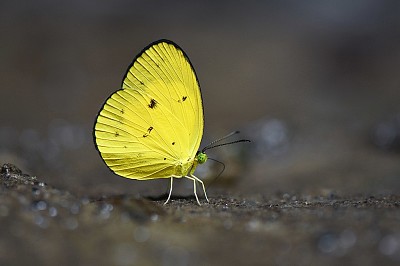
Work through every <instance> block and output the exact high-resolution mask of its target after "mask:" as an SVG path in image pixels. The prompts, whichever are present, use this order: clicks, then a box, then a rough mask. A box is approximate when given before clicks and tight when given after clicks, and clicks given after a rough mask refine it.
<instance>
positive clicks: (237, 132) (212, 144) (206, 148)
mask: <svg viewBox="0 0 400 266" xmlns="http://www.w3.org/2000/svg"><path fill="white" fill-rule="evenodd" d="M239 133H240V131H233V132H231V133H229V134H228V135H226V136H223V137H222V138H219V139H216V140H214V141H212V142H211V143H210V144H208V145H207V146H205V147H204V148H203V149H202V150H201V152H205V151H206V150H209V149H213V148H215V147H220V146H225V145H229V144H233V143H238V142H250V140H247V139H241V140H236V141H231V142H227V143H222V144H217V145H214V144H215V143H218V142H220V141H222V140H224V139H227V138H229V137H232V136H233V135H236V134H239Z"/></svg>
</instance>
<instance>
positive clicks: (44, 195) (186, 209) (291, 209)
mask: <svg viewBox="0 0 400 266" xmlns="http://www.w3.org/2000/svg"><path fill="white" fill-rule="evenodd" d="M0 180H1V187H0V227H1V237H0V265H58V266H61V265H398V263H400V196H399V195H348V196H343V195H341V196H340V197H339V196H337V195H335V194H333V193H327V194H324V195H301V194H300V195H293V194H288V193H284V192H280V193H275V194H270V195H251V196H243V195H241V196H240V195H219V196H215V195H214V196H213V197H212V198H210V202H209V203H206V202H204V201H203V205H202V206H198V205H197V203H196V200H195V198H192V197H191V198H173V199H172V200H171V201H170V202H169V203H168V204H167V205H163V202H164V201H165V198H164V197H162V198H160V199H146V198H137V197H134V196H131V195H101V196H100V195H87V196H84V197H81V196H79V197H78V196H76V195H74V193H72V192H70V191H65V190H62V189H60V188H56V187H53V186H52V185H51V184H45V183H43V182H41V180H38V179H37V178H35V177H32V176H29V175H26V174H24V173H22V172H21V171H20V170H19V169H18V168H17V167H16V166H14V165H11V164H4V165H3V166H2V168H1V179H0Z"/></svg>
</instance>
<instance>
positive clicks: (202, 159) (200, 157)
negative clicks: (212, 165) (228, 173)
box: [196, 152, 208, 164]
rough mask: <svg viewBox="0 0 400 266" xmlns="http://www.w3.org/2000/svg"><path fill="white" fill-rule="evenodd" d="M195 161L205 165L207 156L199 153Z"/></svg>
mask: <svg viewBox="0 0 400 266" xmlns="http://www.w3.org/2000/svg"><path fill="white" fill-rule="evenodd" d="M196 158H197V161H198V162H199V164H202V163H205V162H206V161H207V158H208V157H207V154H205V153H203V152H199V153H198V154H197V156H196Z"/></svg>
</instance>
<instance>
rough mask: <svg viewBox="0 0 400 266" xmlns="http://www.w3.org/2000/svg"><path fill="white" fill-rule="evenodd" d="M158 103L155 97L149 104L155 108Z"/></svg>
mask: <svg viewBox="0 0 400 266" xmlns="http://www.w3.org/2000/svg"><path fill="white" fill-rule="evenodd" d="M157 104H158V103H157V101H156V100H155V99H151V100H150V103H149V104H148V106H149V108H150V109H154V108H155V107H156V105H157Z"/></svg>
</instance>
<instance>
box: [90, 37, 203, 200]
mask: <svg viewBox="0 0 400 266" xmlns="http://www.w3.org/2000/svg"><path fill="white" fill-rule="evenodd" d="M203 125H204V121H203V105H202V99H201V93H200V85H199V82H198V80H197V77H196V74H195V71H194V69H193V66H192V64H191V63H190V61H189V58H188V57H187V55H186V54H185V52H183V50H182V49H181V48H180V47H179V46H178V45H177V44H175V43H174V42H172V41H169V40H159V41H156V42H154V43H152V44H150V45H149V46H147V47H146V48H144V49H143V51H142V52H141V53H139V54H138V55H137V56H136V58H135V59H134V60H133V62H132V64H131V65H130V66H129V68H128V70H127V72H126V74H125V77H124V79H123V83H122V89H120V90H118V91H116V92H114V93H113V94H112V95H111V96H110V97H109V98H108V99H107V100H106V102H105V103H104V105H103V107H102V108H101V110H100V112H99V114H98V116H97V118H96V122H95V125H94V139H95V144H96V147H97V149H98V151H99V153H100V155H101V157H102V158H103V160H104V162H105V164H106V165H107V166H108V167H109V168H110V169H111V170H112V171H113V172H114V173H116V174H117V175H120V176H122V177H126V178H131V179H137V180H148V179H157V178H170V181H171V184H170V191H169V195H168V199H167V200H166V202H165V203H164V204H166V203H167V202H168V201H169V200H170V197H171V193H172V184H173V179H174V178H181V177H185V178H188V179H190V180H192V181H193V191H194V195H195V197H196V200H197V203H198V204H199V205H200V201H199V199H198V197H197V192H196V182H199V183H200V184H201V185H202V187H203V191H204V195H205V198H206V199H207V201H208V197H207V193H206V190H205V187H204V183H203V181H201V180H200V179H199V178H197V177H196V176H195V175H194V171H195V170H196V167H197V165H198V164H202V163H204V162H205V161H207V155H206V154H205V153H204V152H203V151H204V149H203V151H198V149H199V146H200V142H201V139H202V136H203Z"/></svg>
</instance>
